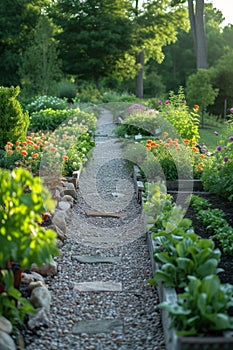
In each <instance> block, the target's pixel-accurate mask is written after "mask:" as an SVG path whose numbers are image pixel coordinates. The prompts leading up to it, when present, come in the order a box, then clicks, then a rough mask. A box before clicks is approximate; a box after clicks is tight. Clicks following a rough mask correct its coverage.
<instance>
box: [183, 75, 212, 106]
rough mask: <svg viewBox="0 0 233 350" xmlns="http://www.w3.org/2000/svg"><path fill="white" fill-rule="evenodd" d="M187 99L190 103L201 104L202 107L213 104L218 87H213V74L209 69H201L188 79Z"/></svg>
mask: <svg viewBox="0 0 233 350" xmlns="http://www.w3.org/2000/svg"><path fill="white" fill-rule="evenodd" d="M186 89H187V93H186V94H187V100H188V103H189V105H191V106H192V105H195V104H197V105H199V106H200V107H201V109H204V108H206V107H208V106H209V105H213V104H214V101H215V98H216V97H217V95H218V89H216V88H213V84H212V83H211V75H210V72H209V70H207V69H199V70H198V71H197V73H194V74H192V75H190V76H189V77H188V79H187V86H186Z"/></svg>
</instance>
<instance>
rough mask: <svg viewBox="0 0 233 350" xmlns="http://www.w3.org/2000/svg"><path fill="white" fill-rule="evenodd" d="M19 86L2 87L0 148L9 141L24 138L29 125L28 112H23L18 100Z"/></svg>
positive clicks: (0, 88) (0, 96)
mask: <svg viewBox="0 0 233 350" xmlns="http://www.w3.org/2000/svg"><path fill="white" fill-rule="evenodd" d="M19 93H20V88H19V87H13V86H11V87H9V88H7V87H3V86H1V87H0V149H4V146H5V145H6V143H7V142H8V141H10V142H15V141H17V140H24V139H25V137H26V134H27V129H28V125H29V117H28V114H27V113H23V111H22V108H21V105H20V103H19V101H18V100H17V96H18V95H19Z"/></svg>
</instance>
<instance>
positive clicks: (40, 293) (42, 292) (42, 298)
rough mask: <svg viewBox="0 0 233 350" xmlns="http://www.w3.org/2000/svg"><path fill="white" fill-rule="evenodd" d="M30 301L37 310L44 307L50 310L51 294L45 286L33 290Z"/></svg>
mask: <svg viewBox="0 0 233 350" xmlns="http://www.w3.org/2000/svg"><path fill="white" fill-rule="evenodd" d="M30 300H31V303H32V305H33V306H34V307H35V308H41V307H44V308H45V309H47V310H49V309H50V302H51V293H50V291H49V290H48V289H47V288H46V287H45V286H40V287H37V288H34V289H33V290H32V293H31V296H30Z"/></svg>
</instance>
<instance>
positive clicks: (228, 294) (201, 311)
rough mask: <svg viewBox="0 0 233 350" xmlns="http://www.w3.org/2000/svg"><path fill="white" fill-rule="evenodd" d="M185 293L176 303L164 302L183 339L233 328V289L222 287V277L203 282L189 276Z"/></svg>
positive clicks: (210, 278)
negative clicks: (230, 311)
mask: <svg viewBox="0 0 233 350" xmlns="http://www.w3.org/2000/svg"><path fill="white" fill-rule="evenodd" d="M188 279H189V283H188V285H187V286H186V287H185V290H184V293H181V294H178V296H177V302H176V303H169V302H162V303H161V304H160V307H161V308H163V309H165V310H167V311H168V313H169V315H170V316H171V319H172V323H171V327H174V328H175V329H176V333H177V335H180V336H204V335H206V334H209V335H210V334H211V333H214V335H216V334H219V335H221V333H222V331H226V330H232V329H233V317H230V316H229V315H228V312H227V311H228V308H229V307H231V306H233V286H232V285H230V284H221V282H220V280H219V278H218V276H216V275H215V274H210V275H208V276H206V277H204V278H203V279H199V278H197V277H195V276H189V277H188Z"/></svg>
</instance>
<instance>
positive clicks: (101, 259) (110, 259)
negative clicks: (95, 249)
mask: <svg viewBox="0 0 233 350" xmlns="http://www.w3.org/2000/svg"><path fill="white" fill-rule="evenodd" d="M73 259H75V260H78V261H79V262H81V263H87V264H98V263H108V264H120V263H121V258H120V257H118V256H98V255H96V256H94V255H93V256H91V255H77V256H73Z"/></svg>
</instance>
